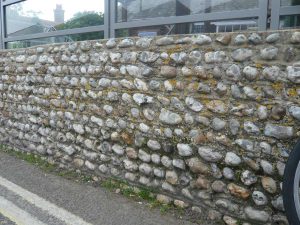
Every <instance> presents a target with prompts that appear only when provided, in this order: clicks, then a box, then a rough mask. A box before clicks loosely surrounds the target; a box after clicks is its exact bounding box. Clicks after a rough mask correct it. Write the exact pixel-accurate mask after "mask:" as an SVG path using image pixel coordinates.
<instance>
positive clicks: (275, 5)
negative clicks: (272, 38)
mask: <svg viewBox="0 0 300 225" xmlns="http://www.w3.org/2000/svg"><path fill="white" fill-rule="evenodd" d="M271 1H272V2H271V26H270V28H271V29H272V30H278V29H279V20H280V1H279V0H271Z"/></svg>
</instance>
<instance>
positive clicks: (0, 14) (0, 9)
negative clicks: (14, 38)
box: [0, 0, 5, 49]
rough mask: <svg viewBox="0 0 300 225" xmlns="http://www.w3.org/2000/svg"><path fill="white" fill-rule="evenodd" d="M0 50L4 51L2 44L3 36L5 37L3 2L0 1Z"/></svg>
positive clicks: (3, 44)
mask: <svg viewBox="0 0 300 225" xmlns="http://www.w3.org/2000/svg"><path fill="white" fill-rule="evenodd" d="M0 20H1V21H0V26H1V29H0V34H1V35H0V48H1V49H4V48H5V43H4V35H5V29H4V28H5V27H4V26H5V22H4V21H5V12H4V8H3V0H0Z"/></svg>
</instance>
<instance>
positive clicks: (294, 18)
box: [280, 15, 300, 29]
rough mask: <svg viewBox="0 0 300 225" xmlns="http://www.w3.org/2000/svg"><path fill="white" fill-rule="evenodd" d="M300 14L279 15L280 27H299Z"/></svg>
mask: <svg viewBox="0 0 300 225" xmlns="http://www.w3.org/2000/svg"><path fill="white" fill-rule="evenodd" d="M299 27H300V15H290V16H280V28H281V29H285V28H299Z"/></svg>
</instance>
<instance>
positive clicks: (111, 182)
mask: <svg viewBox="0 0 300 225" xmlns="http://www.w3.org/2000/svg"><path fill="white" fill-rule="evenodd" d="M0 151H3V152H5V153H7V154H9V155H11V156H14V157H16V158H18V159H21V160H24V161H26V162H28V163H29V164H32V165H35V166H38V167H39V168H41V169H42V170H43V171H45V172H49V173H53V174H55V175H57V176H60V177H63V178H66V179H69V180H74V181H81V182H84V183H91V182H94V180H93V177H92V176H91V175H88V174H80V173H77V172H75V171H74V170H67V169H61V168H58V166H57V165H55V164H50V163H49V162H47V161H46V160H45V158H43V157H41V156H38V155H34V154H32V153H28V152H22V151H20V150H17V149H12V148H10V147H8V146H6V145H0ZM100 186H101V187H103V188H105V189H107V190H109V191H111V192H116V191H117V190H118V192H119V193H120V194H122V195H123V196H125V197H127V198H133V199H135V200H144V201H146V202H147V203H148V205H149V206H150V207H151V208H159V209H160V212H161V213H163V214H164V213H166V212H168V211H169V210H171V209H176V208H175V207H174V206H172V205H170V204H168V205H167V204H162V203H159V202H158V201H157V200H156V198H155V194H154V193H155V190H152V189H150V188H145V187H139V188H136V187H132V186H130V184H129V183H128V182H126V181H122V180H119V179H113V178H107V179H101V182H100Z"/></svg>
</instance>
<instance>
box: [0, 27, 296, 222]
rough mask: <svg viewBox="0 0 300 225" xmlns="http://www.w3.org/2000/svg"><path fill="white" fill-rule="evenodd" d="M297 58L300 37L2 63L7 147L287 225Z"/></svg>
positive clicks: (246, 36)
mask: <svg viewBox="0 0 300 225" xmlns="http://www.w3.org/2000/svg"><path fill="white" fill-rule="evenodd" d="M299 53H300V32H299V31H280V32H276V31H275V32H272V33H242V34H238V33H224V34H211V35H183V36H168V37H156V38H153V39H152V38H130V39H128V38H127V39H110V40H100V41H85V42H78V43H66V44H58V45H48V46H47V45H46V46H41V47H32V48H28V49H22V50H7V51H2V52H0V66H1V67H0V73H1V74H0V80H1V82H0V109H1V111H0V124H1V125H0V141H1V143H3V144H8V145H10V146H13V147H16V148H18V149H22V150H23V151H28V152H33V153H36V154H39V155H43V156H45V157H46V158H47V159H48V161H50V162H54V163H57V164H59V165H60V166H61V167H65V168H74V169H77V170H82V171H90V172H92V173H94V174H97V175H100V174H105V175H106V176H112V177H118V178H121V179H124V180H128V181H130V182H132V183H135V184H139V185H144V186H149V187H153V188H155V189H157V190H159V191H160V192H161V193H164V194H165V195H169V196H171V197H172V198H173V199H176V200H177V201H175V202H174V203H176V204H178V205H181V206H183V207H185V206H186V204H183V202H181V201H182V200H183V201H184V202H186V203H188V204H189V205H190V206H194V207H193V209H195V210H197V211H201V209H202V208H204V210H203V211H202V213H203V214H204V215H207V216H208V217H209V218H210V219H217V220H219V219H220V220H221V219H222V216H223V215H226V216H225V217H223V220H224V221H225V222H226V223H227V224H235V223H233V222H232V221H235V220H234V219H233V218H238V219H239V221H240V220H241V221H250V222H252V223H253V224H259V223H263V224H265V223H267V224H271V223H276V222H277V223H279V222H282V223H283V224H284V223H286V219H285V217H284V213H283V211H284V209H283V204H282V197H281V194H280V190H281V189H280V185H281V180H282V175H283V171H284V166H285V161H286V159H287V157H288V155H289V152H290V149H291V148H292V146H293V145H294V144H295V142H296V140H297V138H298V137H299V136H300V132H299V130H300V103H299V102H300V101H299V96H300V54H299ZM158 199H159V200H160V201H167V200H168V198H166V197H164V196H163V195H159V196H158ZM178 200H181V201H178ZM195 206H197V207H198V208H197V207H195ZM228 216H230V217H228ZM231 217H233V218H231ZM238 223H239V222H237V221H236V224H238Z"/></svg>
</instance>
